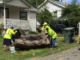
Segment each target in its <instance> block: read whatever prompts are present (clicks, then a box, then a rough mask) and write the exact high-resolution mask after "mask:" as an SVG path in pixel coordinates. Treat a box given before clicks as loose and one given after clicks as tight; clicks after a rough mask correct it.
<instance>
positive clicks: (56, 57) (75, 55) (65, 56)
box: [26, 47, 80, 60]
mask: <svg viewBox="0 0 80 60" xmlns="http://www.w3.org/2000/svg"><path fill="white" fill-rule="evenodd" d="M79 48H80V47H76V48H72V49H69V50H66V51H63V52H60V53H57V54H52V55H48V56H45V57H40V58H31V59H26V60H80V50H79Z"/></svg>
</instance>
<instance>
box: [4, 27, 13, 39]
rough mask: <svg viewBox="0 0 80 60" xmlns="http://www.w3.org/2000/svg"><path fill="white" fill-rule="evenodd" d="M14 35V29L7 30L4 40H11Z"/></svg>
mask: <svg viewBox="0 0 80 60" xmlns="http://www.w3.org/2000/svg"><path fill="white" fill-rule="evenodd" d="M13 34H14V31H13V30H12V29H10V28H9V29H7V31H6V33H5V35H4V38H5V39H11V36H12V35H13Z"/></svg>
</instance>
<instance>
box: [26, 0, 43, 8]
mask: <svg viewBox="0 0 80 60" xmlns="http://www.w3.org/2000/svg"><path fill="white" fill-rule="evenodd" d="M26 1H28V2H29V3H30V4H31V5H33V6H34V7H36V8H37V6H39V5H40V4H41V3H42V2H44V0H26Z"/></svg>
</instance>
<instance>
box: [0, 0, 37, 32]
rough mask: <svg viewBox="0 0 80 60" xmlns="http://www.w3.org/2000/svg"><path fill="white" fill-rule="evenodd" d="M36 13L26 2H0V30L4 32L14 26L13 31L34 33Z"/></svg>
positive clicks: (16, 0)
mask: <svg viewBox="0 0 80 60" xmlns="http://www.w3.org/2000/svg"><path fill="white" fill-rule="evenodd" d="M36 13H37V9H35V8H34V7H33V6H32V5H31V4H29V3H28V2H27V1H26V0H0V30H2V29H3V30H2V32H4V31H5V30H6V29H7V28H9V27H10V26H14V28H15V29H18V28H21V29H22V30H24V31H31V32H33V31H36ZM1 24H2V25H1ZM1 26H2V27H1Z"/></svg>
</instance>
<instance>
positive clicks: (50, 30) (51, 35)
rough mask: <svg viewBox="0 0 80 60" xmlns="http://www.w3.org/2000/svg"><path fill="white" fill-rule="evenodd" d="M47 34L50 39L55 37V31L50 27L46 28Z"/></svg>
mask: <svg viewBox="0 0 80 60" xmlns="http://www.w3.org/2000/svg"><path fill="white" fill-rule="evenodd" d="M48 35H49V36H50V37H51V38H52V39H54V38H56V37H57V34H56V32H55V31H54V30H52V29H49V30H48Z"/></svg>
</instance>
